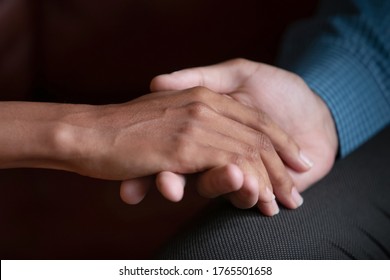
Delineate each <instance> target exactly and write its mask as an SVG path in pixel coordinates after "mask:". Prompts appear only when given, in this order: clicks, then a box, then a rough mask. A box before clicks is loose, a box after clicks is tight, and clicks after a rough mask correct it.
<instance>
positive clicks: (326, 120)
mask: <svg viewBox="0 0 390 280" xmlns="http://www.w3.org/2000/svg"><path fill="white" fill-rule="evenodd" d="M193 86H204V87H208V88H210V89H211V90H213V91H215V92H219V93H220V94H223V95H228V96H230V97H231V98H233V99H235V100H237V101H239V102H240V103H242V104H245V105H247V106H249V107H252V108H255V109H258V110H261V111H263V112H265V113H266V115H268V116H269V117H270V118H271V119H272V120H273V121H274V122H275V123H276V124H277V125H279V126H280V127H281V128H282V129H283V130H284V131H285V132H287V134H288V135H289V136H290V138H289V141H292V140H291V139H294V141H296V143H297V144H298V145H299V147H300V156H301V159H303V161H305V162H307V164H308V166H312V167H311V168H310V169H309V170H308V171H307V172H297V170H294V169H293V168H291V167H292V166H293V165H292V164H291V162H290V161H289V160H286V159H285V157H284V158H283V159H284V162H285V163H286V168H287V170H288V173H289V174H290V176H291V178H292V180H293V185H294V186H295V188H292V192H291V196H292V197H293V198H294V200H295V201H296V202H297V203H298V204H299V201H300V199H301V198H300V197H299V194H298V193H297V191H299V192H301V191H303V190H305V189H307V188H308V187H309V186H310V185H311V184H313V183H314V182H316V181H318V180H320V179H321V178H322V177H324V176H325V175H326V174H327V173H328V172H329V171H330V169H331V168H332V166H333V164H334V160H335V157H336V154H337V150H338V138H337V132H336V128H335V124H334V121H333V118H332V116H331V113H330V111H329V109H328V108H327V106H326V104H325V103H324V102H323V101H322V99H321V98H320V97H319V96H317V95H316V94H315V93H313V92H312V91H311V90H310V88H309V87H308V86H307V85H306V84H305V82H304V81H303V80H302V79H301V78H300V77H299V76H297V75H295V74H293V73H291V72H288V71H285V70H282V69H279V68H276V67H272V66H269V65H266V64H261V63H256V62H252V61H249V60H244V59H235V60H230V61H226V62H224V63H220V64H217V65H213V66H208V67H199V68H192V69H186V70H182V71H178V72H174V73H172V74H167V75H161V76H157V77H156V78H154V79H153V80H152V82H151V89H152V91H156V90H179V89H184V88H187V87H193ZM274 146H275V149H276V151H277V152H278V153H279V154H282V155H283V154H285V153H286V150H287V149H289V146H288V145H285V146H283V145H277V144H275V145H274ZM298 171H299V170H298ZM213 175H214V177H215V178H214V180H215V181H218V180H222V177H228V178H229V176H230V178H232V177H234V176H232V175H229V174H227V172H226V171H223V170H220V171H219V172H215V173H214V174H213ZM237 176H238V175H236V177H237ZM217 177H219V178H217ZM166 178H167V177H166ZM176 179H178V178H176ZM225 180H226V179H225ZM173 181H174V177H170V180H168V179H167V180H166V181H165V182H160V185H164V188H165V189H164V188H162V189H164V190H165V191H166V192H173V189H176V190H178V185H177V184H175V183H174V182H173ZM271 182H272V185H273V192H274V193H275V195H276V197H277V199H278V200H279V202H281V203H283V204H285V201H284V199H283V197H282V189H283V188H279V185H278V184H277V183H276V182H275V181H273V180H272V179H271ZM215 186H216V185H214V187H215ZM160 188H161V187H160ZM170 188H171V189H170ZM179 192H180V191H179ZM260 209H261V207H260Z"/></svg>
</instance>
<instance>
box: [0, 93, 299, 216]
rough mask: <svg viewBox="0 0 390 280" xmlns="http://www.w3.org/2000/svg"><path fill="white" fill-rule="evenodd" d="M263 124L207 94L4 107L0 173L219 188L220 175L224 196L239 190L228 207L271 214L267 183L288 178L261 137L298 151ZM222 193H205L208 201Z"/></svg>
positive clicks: (138, 191) (260, 117) (137, 191)
mask: <svg viewBox="0 0 390 280" xmlns="http://www.w3.org/2000/svg"><path fill="white" fill-rule="evenodd" d="M264 116H265V115H264V114H262V113H260V112H259V111H258V110H254V109H251V108H248V107H247V106H244V105H241V104H240V103H239V102H236V101H234V100H232V99H229V98H225V97H223V96H221V95H220V94H217V93H214V92H211V91H210V90H207V89H205V88H193V89H189V90H185V91H182V92H163V93H156V94H149V95H146V96H143V97H141V98H138V99H136V100H134V101H131V102H128V103H124V104H116V105H103V106H90V105H72V104H50V103H30V102H1V103H0V127H1V131H2V134H1V135H0V154H1V155H2V157H1V159H0V168H13V167H37V168H52V169H62V170H68V171H72V172H76V173H79V174H82V175H86V176H90V177H95V178H101V179H110V180H128V179H132V178H139V177H143V176H148V175H151V174H157V173H160V172H161V173H160V174H159V176H158V177H157V181H159V180H162V182H163V184H164V181H165V180H167V178H168V180H171V179H170V178H169V177H170V176H171V175H173V176H176V175H175V173H180V174H189V173H197V172H202V171H205V170H210V171H208V172H207V173H206V174H205V175H204V176H200V177H199V183H202V184H203V183H211V184H219V185H221V182H222V183H226V182H224V179H223V178H218V177H215V176H210V174H211V175H213V174H220V173H221V172H222V173H224V174H230V175H231V176H230V177H228V178H229V179H228V182H227V185H228V187H229V188H230V189H229V190H228V192H231V191H235V190H238V192H236V193H233V194H231V195H230V199H231V200H232V202H233V203H235V204H236V205H238V206H239V207H251V206H253V205H254V204H256V203H257V202H258V201H259V204H258V205H259V208H260V209H261V210H262V211H264V212H265V213H270V214H272V213H273V211H274V210H275V209H274V208H272V207H273V205H272V204H273V203H274V200H273V195H272V190H270V189H269V187H270V178H277V179H280V180H282V181H283V180H284V181H285V180H289V177H288V174H287V173H286V171H285V169H284V168H281V167H284V166H283V164H282V162H281V160H280V158H279V156H278V155H277V153H276V152H275V150H274V149H273V146H272V144H271V141H270V140H269V138H268V137H267V136H266V135H265V134H264V133H263V132H261V131H265V132H266V133H267V134H268V135H270V136H272V137H273V138H274V140H273V141H274V142H275V143H277V145H284V144H288V145H290V146H291V151H294V150H295V152H296V153H297V151H298V148H297V146H296V145H295V144H294V143H291V142H289V141H287V142H286V140H288V138H286V135H285V133H283V131H281V130H280V129H279V128H278V127H277V126H275V125H274V124H273V123H272V122H270V121H267V122H264ZM237 131H239V132H240V133H237ZM290 157H291V155H290ZM297 165H298V166H299V164H297ZM164 170H167V171H170V172H163V171H164ZM172 172H175V173H172ZM207 174H209V175H207ZM268 174H270V178H269V177H268ZM214 177H215V178H217V181H215V178H214ZM174 178H175V179H174V180H177V179H178V178H177V177H174ZM232 178H233V179H232ZM143 180H145V181H148V180H150V177H144V179H143ZM220 180H222V181H220ZM211 181H212V182H211ZM138 182H141V184H140V187H138V188H134V189H133V194H134V197H137V196H138V198H139V197H141V196H142V195H144V193H145V191H144V190H143V188H144V187H145V185H148V184H149V185H150V182H149V183H148V182H147V184H145V182H143V183H142V180H139V181H138ZM177 182H179V181H177ZM179 184H180V182H179ZM160 185H161V184H160ZM267 190H268V191H267ZM289 190H290V189H289V185H286V190H285V191H287V193H286V194H285V203H286V204H287V205H289V207H291V208H293V207H296V204H295V202H294V201H293V200H292V199H291V197H290V196H289V193H288V191H289ZM225 191H226V190H225V189H224V190H219V189H218V188H217V189H208V188H204V189H203V192H204V193H205V195H208V196H213V195H219V193H220V192H225ZM122 194H123V193H122Z"/></svg>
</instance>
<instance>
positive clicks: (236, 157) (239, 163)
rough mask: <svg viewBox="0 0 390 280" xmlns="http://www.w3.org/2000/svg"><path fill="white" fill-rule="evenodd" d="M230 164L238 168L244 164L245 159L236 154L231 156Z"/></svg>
mask: <svg viewBox="0 0 390 280" xmlns="http://www.w3.org/2000/svg"><path fill="white" fill-rule="evenodd" d="M230 163H233V164H235V165H237V166H242V165H243V163H244V157H243V156H242V155H240V154H236V153H234V154H232V155H231V156H230Z"/></svg>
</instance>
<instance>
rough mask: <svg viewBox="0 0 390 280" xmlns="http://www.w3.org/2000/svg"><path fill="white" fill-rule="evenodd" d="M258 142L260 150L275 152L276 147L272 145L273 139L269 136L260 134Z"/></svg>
mask: <svg viewBox="0 0 390 280" xmlns="http://www.w3.org/2000/svg"><path fill="white" fill-rule="evenodd" d="M256 142H257V145H258V147H259V149H260V150H263V151H266V152H273V151H274V146H273V145H272V142H271V139H270V138H269V137H268V136H267V135H265V134H263V133H258V134H257V136H256Z"/></svg>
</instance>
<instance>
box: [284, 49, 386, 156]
mask: <svg viewBox="0 0 390 280" xmlns="http://www.w3.org/2000/svg"><path fill="white" fill-rule="evenodd" d="M290 70H291V71H293V72H295V73H297V74H298V75H300V76H301V77H302V78H303V79H304V80H305V82H306V83H307V84H308V86H309V87H310V88H311V89H312V90H313V91H314V92H315V93H316V94H318V95H319V96H320V97H321V98H322V99H323V100H324V101H325V103H326V104H327V105H328V108H329V109H330V111H331V113H332V116H333V118H334V121H335V124H336V127H337V133H338V139H339V155H340V156H342V157H343V156H346V155H347V154H349V153H350V152H351V151H353V150H354V149H356V148H357V147H358V146H360V145H361V144H362V143H364V142H365V141H366V140H368V139H369V138H370V137H371V136H373V135H374V134H375V133H377V132H378V131H379V130H381V129H382V128H384V127H385V126H386V124H387V123H388V122H389V118H390V104H389V103H388V102H389V101H388V100H386V98H385V96H384V94H383V93H382V91H381V85H380V83H379V82H378V81H377V80H376V77H375V76H374V73H372V72H371V71H370V70H369V69H368V67H367V66H366V65H364V64H363V63H362V62H361V60H359V58H356V57H355V56H354V54H353V53H350V52H349V51H348V50H347V49H345V47H343V46H335V45H329V42H318V43H316V44H315V45H312V46H310V48H309V49H307V50H306V51H305V53H304V55H303V56H301V57H299V61H295V63H294V65H292V66H291V69H290Z"/></svg>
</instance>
